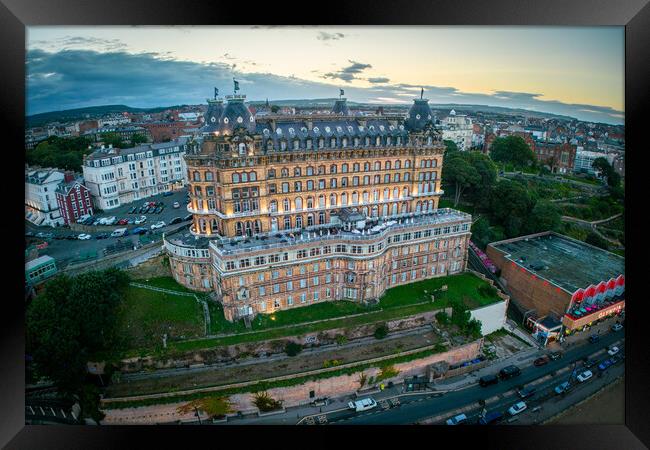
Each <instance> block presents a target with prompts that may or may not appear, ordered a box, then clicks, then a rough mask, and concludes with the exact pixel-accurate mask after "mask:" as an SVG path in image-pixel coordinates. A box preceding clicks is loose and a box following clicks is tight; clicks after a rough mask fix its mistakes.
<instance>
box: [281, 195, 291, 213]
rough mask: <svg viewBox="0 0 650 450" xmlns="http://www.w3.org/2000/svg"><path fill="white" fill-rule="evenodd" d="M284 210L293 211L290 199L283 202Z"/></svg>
mask: <svg viewBox="0 0 650 450" xmlns="http://www.w3.org/2000/svg"><path fill="white" fill-rule="evenodd" d="M282 209H283V211H284V212H287V211H291V201H290V200H289V199H288V198H285V199H284V200H283V201H282Z"/></svg>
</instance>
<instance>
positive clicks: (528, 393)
mask: <svg viewBox="0 0 650 450" xmlns="http://www.w3.org/2000/svg"><path fill="white" fill-rule="evenodd" d="M535 392H537V388H535V387H534V386H528V387H525V388H523V389H519V390H518V391H517V394H518V395H519V397H521V398H528V397H532V396H533V395H535Z"/></svg>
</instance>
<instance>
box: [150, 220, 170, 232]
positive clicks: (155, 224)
mask: <svg viewBox="0 0 650 450" xmlns="http://www.w3.org/2000/svg"><path fill="white" fill-rule="evenodd" d="M165 225H166V224H165V222H163V221H162V220H161V221H160V222H157V223H154V224H153V225H151V229H152V230H157V229H158V228H162V227H164V226H165Z"/></svg>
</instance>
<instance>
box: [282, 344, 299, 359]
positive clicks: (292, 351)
mask: <svg viewBox="0 0 650 450" xmlns="http://www.w3.org/2000/svg"><path fill="white" fill-rule="evenodd" d="M284 351H285V352H286V353H287V355H289V356H296V355H297V354H298V353H300V352H301V351H302V345H300V344H296V343H295V342H289V343H287V345H286V346H285V347H284Z"/></svg>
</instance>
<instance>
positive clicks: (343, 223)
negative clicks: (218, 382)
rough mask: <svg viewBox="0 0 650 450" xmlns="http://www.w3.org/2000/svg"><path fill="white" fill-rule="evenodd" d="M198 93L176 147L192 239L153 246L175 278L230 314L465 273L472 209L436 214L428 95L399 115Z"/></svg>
mask: <svg viewBox="0 0 650 450" xmlns="http://www.w3.org/2000/svg"><path fill="white" fill-rule="evenodd" d="M226 99H227V103H226V104H225V105H224V104H223V101H222V100H220V99H215V100H209V101H208V102H209V105H208V111H207V113H206V124H207V125H206V126H205V127H204V129H203V136H204V137H203V141H202V142H201V145H199V146H194V147H189V146H188V149H189V148H194V150H188V152H187V153H186V155H185V157H184V158H185V162H186V165H187V180H188V184H189V194H190V202H189V204H188V211H189V212H190V213H192V214H193V215H194V220H193V224H192V225H191V227H190V233H187V234H185V235H182V236H178V235H176V236H169V237H166V238H165V240H164V248H165V250H166V252H167V254H168V255H169V259H170V266H171V268H172V272H173V275H174V278H175V279H176V280H177V281H178V282H179V283H181V284H183V285H185V286H187V287H189V288H191V289H195V290H202V291H210V292H213V296H214V297H215V298H216V299H217V300H218V301H220V302H221V303H222V304H223V307H224V313H225V317H226V318H227V319H228V320H231V321H232V320H238V319H241V318H251V317H252V316H254V315H255V314H257V313H272V312H274V311H277V310H282V309H287V308H293V307H300V306H305V305H310V304H314V303H318V302H323V301H329V300H340V299H348V300H352V301H357V302H364V303H367V302H373V301H376V300H377V299H379V298H380V297H381V295H382V294H383V293H384V291H385V290H386V289H388V288H390V287H393V286H397V285H401V284H407V283H411V282H414V281H419V280H422V279H425V278H431V277H436V276H443V275H447V274H452V273H457V272H461V271H463V270H465V267H466V259H467V244H468V241H469V237H470V227H471V216H470V215H468V214H465V213H462V212H460V211H455V210H452V209H447V208H444V209H438V201H439V198H440V195H441V194H442V191H441V189H440V172H441V169H442V158H443V152H444V148H445V147H444V144H443V142H442V139H441V134H440V131H439V130H437V129H435V127H434V126H433V121H432V117H431V110H430V109H429V105H428V101H427V100H426V99H417V100H415V101H414V104H413V106H412V107H411V109H410V111H409V112H408V115H407V116H406V117H403V116H386V115H376V116H359V115H353V114H351V113H350V111H349V109H348V106H347V104H346V101H345V99H340V100H338V101H336V103H335V105H334V108H333V110H332V112H331V113H330V114H320V115H306V116H297V115H284V116H282V115H265V116H259V117H255V116H254V115H252V114H251V112H250V110H249V109H248V107H247V106H246V104H245V96H241V95H235V96H228V97H226Z"/></svg>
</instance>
